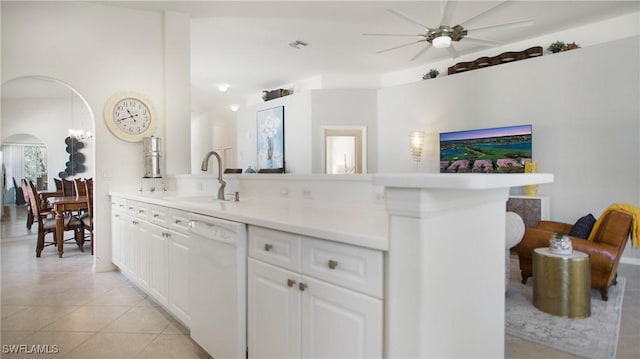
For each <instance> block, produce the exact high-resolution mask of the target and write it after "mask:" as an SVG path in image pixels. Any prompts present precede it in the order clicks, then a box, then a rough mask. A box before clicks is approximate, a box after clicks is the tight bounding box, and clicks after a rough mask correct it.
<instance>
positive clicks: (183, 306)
mask: <svg viewBox="0 0 640 359" xmlns="http://www.w3.org/2000/svg"><path fill="white" fill-rule="evenodd" d="M167 232H168V233H169V311H171V313H173V314H174V315H175V316H176V317H178V319H180V320H181V321H182V322H183V323H184V324H186V325H187V326H189V325H190V318H189V237H188V236H186V235H184V234H182V233H177V232H173V231H167Z"/></svg>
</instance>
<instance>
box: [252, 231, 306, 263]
mask: <svg viewBox="0 0 640 359" xmlns="http://www.w3.org/2000/svg"><path fill="white" fill-rule="evenodd" d="M300 240H301V239H300V236H298V235H295V234H291V233H285V232H280V231H274V230H271V229H266V228H262V227H254V226H250V227H249V256H251V257H253V258H256V259H260V260H261V261H264V262H266V263H270V264H273V265H277V266H280V267H282V268H287V269H289V270H292V271H296V272H299V271H300Z"/></svg>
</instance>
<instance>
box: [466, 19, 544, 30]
mask: <svg viewBox="0 0 640 359" xmlns="http://www.w3.org/2000/svg"><path fill="white" fill-rule="evenodd" d="M531 25H533V20H531V19H529V20H519V21H513V22H507V23H503V24H496V25H489V26H482V27H476V28H473V29H467V31H469V32H476V31H483V30H493V29H505V28H514V27H521V26H531Z"/></svg>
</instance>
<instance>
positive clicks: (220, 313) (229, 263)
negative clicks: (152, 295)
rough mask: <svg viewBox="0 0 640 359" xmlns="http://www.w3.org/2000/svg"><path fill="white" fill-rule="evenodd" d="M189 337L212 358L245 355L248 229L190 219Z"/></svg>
mask: <svg viewBox="0 0 640 359" xmlns="http://www.w3.org/2000/svg"><path fill="white" fill-rule="evenodd" d="M189 232H190V234H191V248H190V250H189V259H190V261H189V284H190V285H189V312H190V317H191V328H190V329H191V338H193V340H195V341H196V343H198V344H199V345H200V346H201V347H202V348H203V349H204V350H206V351H207V352H208V353H209V354H210V355H211V356H212V357H214V358H216V359H223V358H245V357H246V353H247V329H246V318H247V291H246V288H247V286H246V278H247V226H246V224H244V223H238V222H231V221H227V220H223V219H218V218H213V217H207V216H202V215H198V214H190V215H189Z"/></svg>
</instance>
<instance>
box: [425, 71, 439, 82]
mask: <svg viewBox="0 0 640 359" xmlns="http://www.w3.org/2000/svg"><path fill="white" fill-rule="evenodd" d="M438 75H440V71H438V69H431V70H429V72H427V73H426V74H424V76H422V79H423V80H426V79H434V78H436V77H438Z"/></svg>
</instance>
